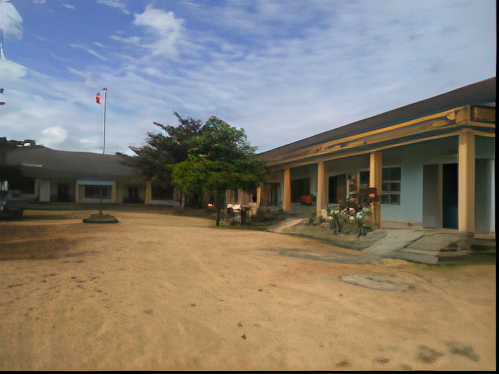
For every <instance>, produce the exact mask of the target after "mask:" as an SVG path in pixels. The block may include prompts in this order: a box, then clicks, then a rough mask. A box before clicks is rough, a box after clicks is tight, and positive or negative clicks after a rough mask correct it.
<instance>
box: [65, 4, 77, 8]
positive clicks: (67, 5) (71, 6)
mask: <svg viewBox="0 0 499 374" xmlns="http://www.w3.org/2000/svg"><path fill="white" fill-rule="evenodd" d="M62 6H64V7H66V8H68V9H74V8H75V7H74V6H73V5H70V4H62Z"/></svg>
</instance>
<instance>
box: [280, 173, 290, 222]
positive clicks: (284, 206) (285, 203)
mask: <svg viewBox="0 0 499 374" xmlns="http://www.w3.org/2000/svg"><path fill="white" fill-rule="evenodd" d="M283 192H284V196H283V199H282V210H284V211H285V212H291V169H285V170H284V191H283Z"/></svg>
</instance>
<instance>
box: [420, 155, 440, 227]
mask: <svg viewBox="0 0 499 374" xmlns="http://www.w3.org/2000/svg"><path fill="white" fill-rule="evenodd" d="M438 179H439V165H437V164H434V165H424V166H423V227H431V228H441V227H442V219H441V216H440V207H441V202H440V201H439V183H438Z"/></svg>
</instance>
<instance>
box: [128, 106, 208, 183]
mask: <svg viewBox="0 0 499 374" xmlns="http://www.w3.org/2000/svg"><path fill="white" fill-rule="evenodd" d="M173 114H174V115H175V117H177V119H178V122H179V124H178V125H177V126H171V125H162V124H160V123H157V122H153V123H154V125H155V126H158V127H159V128H160V129H161V130H162V131H161V132H160V133H151V132H148V133H147V137H146V144H145V145H143V146H141V147H133V146H130V147H129V149H130V150H132V151H133V152H134V153H135V155H133V156H128V155H125V154H122V153H119V154H120V155H121V156H124V157H125V158H126V159H127V163H130V164H134V165H137V166H138V167H139V168H140V170H141V172H142V175H143V176H144V177H145V179H146V180H147V181H149V182H152V184H153V185H154V186H158V187H169V186H172V181H173V177H172V171H171V168H170V167H169V166H170V165H174V164H177V163H180V162H183V161H185V160H187V158H188V155H189V149H190V147H191V141H192V140H193V138H195V137H196V136H198V135H200V134H201V133H202V132H203V124H202V122H201V120H194V119H192V118H190V117H189V118H182V117H181V116H180V115H179V114H178V113H177V112H173Z"/></svg>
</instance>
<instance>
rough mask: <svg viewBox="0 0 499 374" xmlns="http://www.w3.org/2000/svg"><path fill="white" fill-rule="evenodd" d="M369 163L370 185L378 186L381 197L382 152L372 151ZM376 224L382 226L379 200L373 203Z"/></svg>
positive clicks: (371, 186)
mask: <svg viewBox="0 0 499 374" xmlns="http://www.w3.org/2000/svg"><path fill="white" fill-rule="evenodd" d="M370 156H371V157H370V163H369V187H370V188H373V187H374V188H376V191H377V193H378V196H379V197H380V198H381V188H382V183H383V163H382V155H381V152H372V153H371V155H370ZM371 210H372V212H373V220H374V225H375V226H376V227H380V226H381V204H380V202H379V201H377V202H375V203H372V204H371Z"/></svg>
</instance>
